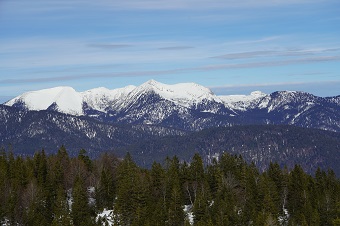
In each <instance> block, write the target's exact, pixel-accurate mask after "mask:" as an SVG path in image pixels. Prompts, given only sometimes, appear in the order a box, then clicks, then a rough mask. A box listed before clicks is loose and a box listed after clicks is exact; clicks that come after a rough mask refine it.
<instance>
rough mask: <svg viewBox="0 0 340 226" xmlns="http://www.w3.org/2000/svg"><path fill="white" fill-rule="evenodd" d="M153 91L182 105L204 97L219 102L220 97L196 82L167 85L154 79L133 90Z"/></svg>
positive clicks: (195, 101)
mask: <svg viewBox="0 0 340 226" xmlns="http://www.w3.org/2000/svg"><path fill="white" fill-rule="evenodd" d="M150 91H152V92H154V93H156V94H158V95H159V96H161V97H162V98H164V99H167V100H170V101H172V102H174V103H176V104H179V105H181V106H184V107H189V106H192V105H193V104H197V103H199V102H201V101H202V100H204V99H207V100H215V101H217V102H221V101H220V99H219V98H218V97H217V96H215V94H214V93H213V92H212V91H211V90H210V89H208V88H206V87H204V86H201V85H198V84H196V83H178V84H174V85H167V84H163V83H160V82H157V81H155V80H150V81H147V82H146V83H143V84H142V85H140V86H138V87H137V88H136V90H134V92H138V93H145V92H150Z"/></svg>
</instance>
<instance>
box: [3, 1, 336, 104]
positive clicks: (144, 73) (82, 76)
mask: <svg viewBox="0 0 340 226" xmlns="http://www.w3.org/2000/svg"><path fill="white" fill-rule="evenodd" d="M339 24H340V1H339V0H271V1H268V0H171V1H169V0H168V1H166V0H124V1H121V0H120V1H116V0H98V1H93V0H72V1H69V0H31V1H25V0H2V1H0V43H1V44H0V101H2V102H3V101H5V100H6V99H8V98H10V97H13V96H16V95H19V94H21V93H23V92H26V91H30V90H37V89H43V88H50V87H55V86H72V87H74V88H75V89H76V90H77V91H84V90H87V89H91V88H95V87H101V86H103V87H107V88H110V89H114V88H119V87H123V86H126V85H130V84H132V85H139V84H142V83H143V82H145V81H147V80H149V79H155V80H157V81H159V82H163V83H167V84H174V83H179V82H195V83H198V84H201V85H204V86H206V87H209V88H211V89H212V90H213V91H214V92H215V93H216V94H221V95H222V94H248V93H250V92H251V91H254V90H261V91H263V92H266V93H270V92H273V91H276V90H301V91H306V92H311V93H313V94H315V95H318V96H334V95H339V94H340V92H339V90H340V25H339Z"/></svg>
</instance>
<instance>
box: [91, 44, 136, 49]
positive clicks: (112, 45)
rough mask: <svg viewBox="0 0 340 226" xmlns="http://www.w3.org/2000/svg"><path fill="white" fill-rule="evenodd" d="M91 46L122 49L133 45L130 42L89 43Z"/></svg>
mask: <svg viewBox="0 0 340 226" xmlns="http://www.w3.org/2000/svg"><path fill="white" fill-rule="evenodd" d="M88 46H89V47H93V48H99V49H121V48H127V47H132V46H133V45H129V44H89V45H88Z"/></svg>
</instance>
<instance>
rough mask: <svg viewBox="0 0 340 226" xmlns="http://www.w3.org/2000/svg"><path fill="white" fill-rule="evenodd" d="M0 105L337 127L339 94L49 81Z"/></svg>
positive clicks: (179, 123) (129, 119) (198, 123)
mask: <svg viewBox="0 0 340 226" xmlns="http://www.w3.org/2000/svg"><path fill="white" fill-rule="evenodd" d="M5 105H8V106H14V107H18V108H21V109H26V110H51V111H57V112H61V113H67V114H71V115H77V116H88V117H92V118H95V119H97V120H99V121H102V122H113V123H119V124H146V125H150V124H152V125H159V126H167V127H173V128H178V129H184V130H190V131H198V130H201V129H204V128H209V127H216V126H230V125H242V124H289V125H297V126H302V127H307V128H319V129H324V130H331V131H337V132H339V131H340V96H335V97H325V98H324V97H318V96H315V95H313V94H310V93H306V92H301V91H276V92H273V93H271V94H264V93H262V92H260V91H254V92H252V93H251V94H250V95H229V96H226V95H221V96H218V95H215V94H214V93H213V92H212V91H211V90H210V89H208V88H206V87H204V86H201V85H198V84H195V83H179V84H174V85H167V84H162V83H159V82H157V81H155V80H150V81H147V82H145V83H143V84H141V85H140V86H126V87H123V88H119V89H114V90H109V89H106V88H103V87H101V88H95V89H91V90H87V91H84V92H76V91H75V90H74V89H73V88H72V87H55V88H51V89H44V90H39V91H33V92H27V93H24V94H22V95H20V96H18V97H16V98H14V99H12V100H9V101H8V102H6V103H5Z"/></svg>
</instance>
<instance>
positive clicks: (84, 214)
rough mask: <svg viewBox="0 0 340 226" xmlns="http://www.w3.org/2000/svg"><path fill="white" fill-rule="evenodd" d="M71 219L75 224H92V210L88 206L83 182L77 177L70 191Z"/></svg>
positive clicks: (79, 225) (76, 225)
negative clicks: (71, 197) (71, 200)
mask: <svg viewBox="0 0 340 226" xmlns="http://www.w3.org/2000/svg"><path fill="white" fill-rule="evenodd" d="M72 196H73V204H72V219H73V223H74V225H75V226H82V225H89V226H90V225H93V217H92V216H93V214H94V213H93V212H92V210H91V208H90V206H89V200H88V196H87V193H86V188H85V186H84V182H83V181H82V179H81V178H80V177H77V178H76V180H75V184H74V187H73V191H72Z"/></svg>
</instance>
